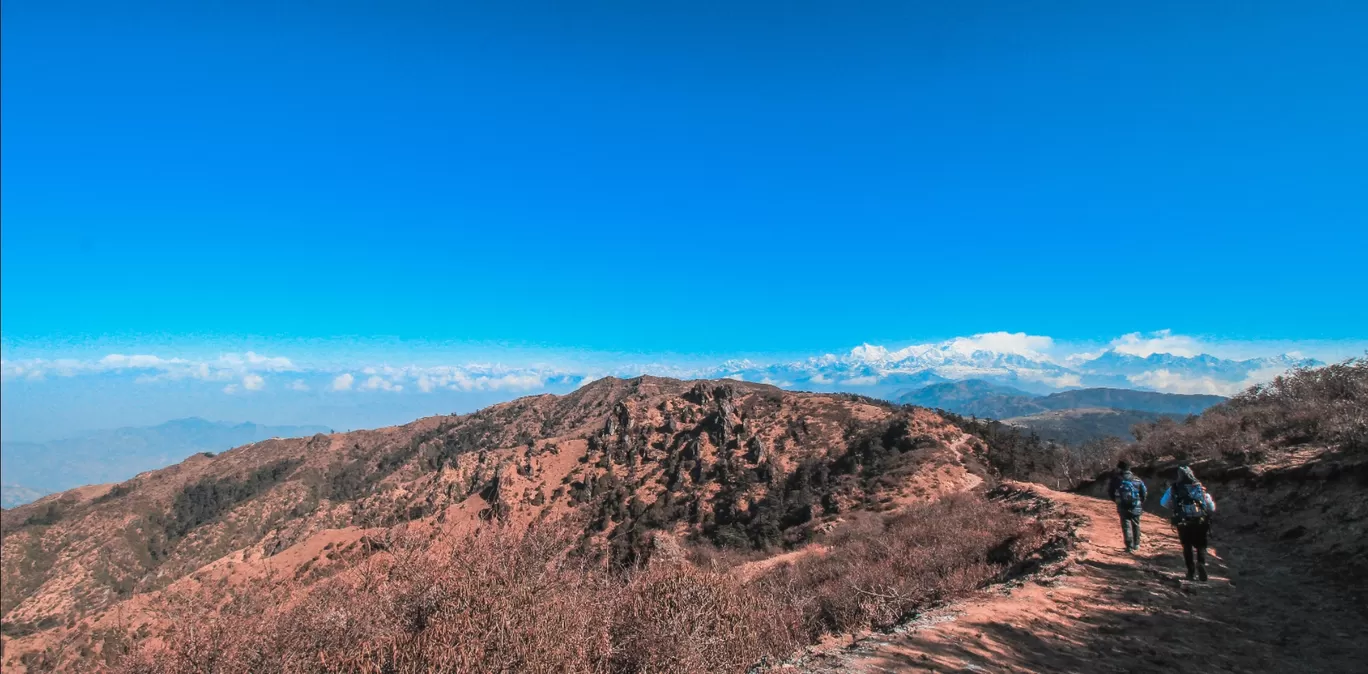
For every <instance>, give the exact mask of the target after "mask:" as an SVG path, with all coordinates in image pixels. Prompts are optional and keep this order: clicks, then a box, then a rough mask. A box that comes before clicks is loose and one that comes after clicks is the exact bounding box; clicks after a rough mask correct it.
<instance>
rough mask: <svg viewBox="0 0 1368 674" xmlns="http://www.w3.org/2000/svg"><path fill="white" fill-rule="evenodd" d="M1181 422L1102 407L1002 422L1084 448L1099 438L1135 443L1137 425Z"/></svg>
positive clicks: (1173, 418) (1152, 413)
mask: <svg viewBox="0 0 1368 674" xmlns="http://www.w3.org/2000/svg"><path fill="white" fill-rule="evenodd" d="M1166 418H1167V419H1172V420H1174V421H1182V420H1183V419H1185V418H1186V415H1167V414H1159V413H1156V412H1137V411H1135V410H1117V409H1111V408H1103V407H1085V408H1082V409H1076V410H1059V411H1056V412H1042V413H1040V414H1032V415H1030V416H1025V417H1012V418H1010V419H1003V420H1002V421H1003V422H1004V423H1007V424H1011V425H1013V426H1017V427H1019V428H1024V429H1029V430H1030V431H1032V432H1034V433H1035V434H1036V435H1039V436H1040V437H1041V439H1043V440H1048V441H1051V442H1057V443H1062V444H1066V445H1074V446H1079V445H1084V444H1087V443H1089V442H1094V441H1096V440H1098V439H1101V438H1119V439H1122V440H1134V439H1135V436H1134V435H1133V433H1132V431H1133V430H1134V428H1135V426H1136V425H1137V424H1152V423H1156V422H1158V421H1161V420H1163V419H1166Z"/></svg>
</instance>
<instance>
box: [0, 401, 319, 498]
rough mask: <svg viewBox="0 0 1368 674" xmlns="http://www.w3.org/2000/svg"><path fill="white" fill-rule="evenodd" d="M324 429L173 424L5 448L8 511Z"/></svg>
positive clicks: (1, 457) (1, 455) (0, 451)
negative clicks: (199, 457)
mask: <svg viewBox="0 0 1368 674" xmlns="http://www.w3.org/2000/svg"><path fill="white" fill-rule="evenodd" d="M328 430H329V429H328V428H327V427H324V426H262V425H260V424H255V423H251V422H244V423H231V422H221V421H208V420H206V419H200V418H198V417H190V418H186V419H173V420H171V421H168V422H166V423H163V424H159V425H157V426H149V427H125V428H115V429H110V430H102V431H92V432H88V433H82V434H80V435H76V436H73V437H70V438H63V439H60V440H53V441H50V442H6V443H3V444H0V471H3V472H4V475H5V482H4V484H3V487H0V500H3V502H4V507H6V508H12V507H14V506H17V505H20V504H22V503H27V502H28V501H31V500H33V499H34V498H37V497H39V496H42V495H43V494H46V493H51V492H57V491H63V490H66V489H71V488H73V487H79V486H82V485H87V484H102V483H105V482H121V481H123V480H126V479H128V478H130V477H133V476H134V475H137V474H138V473H141V472H143V471H147V470H153V469H156V468H162V467H164V466H169V465H171V464H173V463H176V462H178V461H181V460H182V459H184V458H185V457H187V456H190V455H192V454H196V453H199V452H221V451H224V450H226V449H229V448H232V447H237V446H240V445H244V444H249V443H253V442H260V441H262V440H267V439H269V438H273V437H298V436H304V435H313V434H314V433H324V432H327V431H328Z"/></svg>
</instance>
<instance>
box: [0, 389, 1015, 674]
mask: <svg viewBox="0 0 1368 674" xmlns="http://www.w3.org/2000/svg"><path fill="white" fill-rule="evenodd" d="M984 452H985V447H984V444H983V443H982V442H981V441H979V440H978V439H977V438H972V437H969V436H967V435H965V434H964V433H962V432H961V431H960V429H958V428H956V427H955V426H953V425H952V424H949V423H947V422H946V421H945V420H944V419H942V418H940V417H939V416H937V415H935V414H933V413H930V412H928V411H926V410H918V409H913V408H901V407H898V406H895V405H891V404H888V403H884V402H881V401H877V400H873V399H868V398H861V397H856V396H849V395H839V394H829V395H827V394H801V393H792V392H787V391H782V390H780V389H777V388H774V387H770V386H763V385H757V384H747V383H741V382H734V381H712V382H707V381H705V382H682V381H677V380H670V379H660V378H653V377H641V378H637V379H632V380H619V379H612V378H608V379H604V380H601V381H597V382H594V383H593V384H590V385H588V386H585V387H583V388H581V389H580V390H578V391H576V392H575V393H573V394H570V395H566V396H551V395H543V396H534V397H530V398H523V399H519V400H516V401H512V402H509V403H505V404H501V405H496V406H493V407H490V408H487V409H485V410H481V411H479V412H476V413H474V414H469V415H463V416H451V417H431V418H427V419H422V420H419V421H416V422H414V423H411V424H408V425H405V426H400V427H391V428H384V429H378V430H373V431H359V432H353V433H346V434H332V435H324V434H318V435H315V436H313V437H310V438H299V439H272V440H266V441H263V442H257V443H253V444H250V445H246V446H243V447H238V448H236V449H233V450H231V451H227V452H223V453H221V454H218V455H216V456H212V457H211V456H206V455H196V456H194V457H191V458H190V459H188V460H186V461H184V462H182V463H180V464H177V465H174V466H171V467H168V468H164V469H161V470H156V471H152V472H148V473H143V474H141V475H139V476H137V477H135V478H133V479H131V480H129V481H127V482H124V483H120V484H117V485H100V486H91V487H83V488H79V489H73V490H70V491H67V492H63V493H61V494H54V495H51V496H48V497H45V498H43V499H40V500H39V501H37V502H35V503H32V504H29V505H26V506H22V507H20V508H16V509H14V510H8V511H5V512H4V513H3V519H2V520H0V529H2V530H3V537H4V539H3V542H4V545H3V568H2V569H0V572H2V573H3V585H4V588H3V596H2V597H0V609H3V614H4V635H3V639H4V655H3V657H4V662H5V664H6V671H10V669H9V668H10V667H21V666H22V663H24V662H28V663H33V662H35V657H36V656H35V655H34V654H35V653H37V652H38V651H42V650H47V651H48V652H49V653H51V652H52V651H53V650H54V649H67V650H76V651H79V652H80V653H82V654H94V655H97V654H98V653H99V651H100V646H99V635H100V634H105V633H108V632H109V631H110V630H137V629H142V630H144V631H147V630H154V629H156V628H157V627H158V625H157V624H156V623H155V621H154V620H153V619H152V618H150V617H148V615H147V611H146V610H145V609H146V608H147V606H148V605H149V604H150V602H152V601H153V600H154V599H155V598H156V597H157V596H158V595H159V594H161V593H163V592H164V591H165V590H166V589H167V588H170V587H179V586H183V585H184V584H185V583H188V582H201V581H205V580H208V579H218V580H220V581H224V582H229V581H232V582H238V580H240V579H244V578H253V577H265V576H272V577H292V578H294V579H303V580H304V581H308V580H309V579H311V578H320V579H321V578H325V577H327V576H329V575H332V574H335V573H337V572H338V570H339V569H342V568H346V567H348V566H350V565H353V564H355V563H358V561H359V560H362V559H364V558H365V557H366V556H367V555H368V554H369V553H371V552H373V551H374V550H376V549H383V548H384V547H385V546H386V545H387V543H386V541H388V540H390V539H392V538H393V536H394V535H396V532H398V531H401V530H415V529H414V527H418V528H419V529H422V530H426V531H430V532H432V534H431V535H433V536H448V537H452V536H457V535H459V534H460V533H461V532H468V531H471V530H473V529H475V528H477V527H479V526H481V524H482V523H484V522H489V521H500V522H504V523H507V524H509V525H510V526H515V527H516V526H525V525H527V524H528V523H531V522H533V521H535V520H538V519H541V518H545V517H553V518H569V521H572V522H574V523H575V526H576V527H578V528H579V530H580V531H581V533H580V535H579V536H580V542H579V547H580V548H581V552H582V553H583V554H584V555H586V558H590V559H598V560H600V563H603V564H608V565H632V564H639V563H642V562H644V561H645V560H646V559H648V558H649V557H650V556H651V555H652V554H653V550H654V549H655V548H656V547H658V546H656V545H654V544H653V543H654V541H655V539H656V536H655V535H654V534H655V533H657V532H668V533H670V534H673V535H674V536H675V537H678V538H682V539H686V540H696V541H700V542H711V543H714V544H716V545H718V546H720V547H723V548H735V549H740V550H756V549H767V550H781V549H783V547H784V546H786V545H793V544H796V543H800V542H802V541H804V540H806V539H807V538H809V537H811V536H813V535H814V534H815V533H817V532H820V531H821V530H823V527H825V526H826V525H827V523H829V522H832V521H833V520H835V519H839V518H840V517H842V516H843V515H844V514H846V513H849V512H851V511H856V510H871V511H883V510H890V509H895V508H898V507H900V506H902V505H906V504H914V503H925V502H929V501H933V500H935V499H937V498H938V497H939V496H941V495H943V494H947V493H950V492H958V491H962V490H966V489H970V488H972V487H975V486H977V485H979V484H981V483H983V481H984V479H985V478H986V477H988V476H989V474H990V470H989V469H988V468H987V465H986V461H985V457H984ZM94 655H90V657H94ZM16 671H18V670H17V669H16Z"/></svg>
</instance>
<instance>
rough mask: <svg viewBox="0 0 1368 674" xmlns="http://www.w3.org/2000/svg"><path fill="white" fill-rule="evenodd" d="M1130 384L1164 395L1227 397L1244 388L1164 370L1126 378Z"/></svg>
mask: <svg viewBox="0 0 1368 674" xmlns="http://www.w3.org/2000/svg"><path fill="white" fill-rule="evenodd" d="M1126 379H1127V380H1129V381H1130V383H1132V384H1135V385H1136V386H1140V387H1143V388H1147V389H1152V390H1155V391H1162V392H1164V393H1202V394H1206V395H1220V396H1228V395H1232V394H1235V393H1239V392H1240V391H1241V390H1243V389H1244V388H1245V386H1244V384H1242V383H1232V382H1222V381H1217V380H1216V379H1214V378H1212V377H1189V376H1183V375H1182V374H1181V373H1178V372H1170V371H1169V370H1166V369H1159V370H1151V371H1149V372H1142V373H1140V374H1137V375H1131V376H1129V377H1126Z"/></svg>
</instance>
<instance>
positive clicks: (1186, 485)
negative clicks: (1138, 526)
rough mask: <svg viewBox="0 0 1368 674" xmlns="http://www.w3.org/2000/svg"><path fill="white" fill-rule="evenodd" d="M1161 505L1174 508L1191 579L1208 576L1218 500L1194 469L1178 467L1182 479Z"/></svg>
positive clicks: (1188, 575)
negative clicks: (1209, 539)
mask: <svg viewBox="0 0 1368 674" xmlns="http://www.w3.org/2000/svg"><path fill="white" fill-rule="evenodd" d="M1159 505H1161V506H1163V507H1165V508H1169V509H1170V510H1172V511H1173V526H1174V527H1176V528H1177V529H1178V541H1179V542H1181V543H1182V544H1183V562H1184V563H1185V564H1187V579H1188V580H1192V579H1193V577H1194V576H1195V577H1196V578H1197V580H1201V581H1205V580H1206V579H1207V571H1206V549H1207V534H1208V533H1209V532H1210V531H1211V516H1212V515H1213V514H1215V513H1216V501H1214V500H1212V498H1211V494H1208V493H1207V490H1206V487H1203V486H1202V483H1201V482H1198V481H1197V476H1196V475H1193V473H1192V469H1191V468H1188V467H1187V466H1179V467H1178V478H1177V479H1176V480H1174V481H1173V484H1171V485H1169V488H1168V489H1166V490H1165V491H1164V495H1163V496H1162V497H1160V498H1159Z"/></svg>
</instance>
